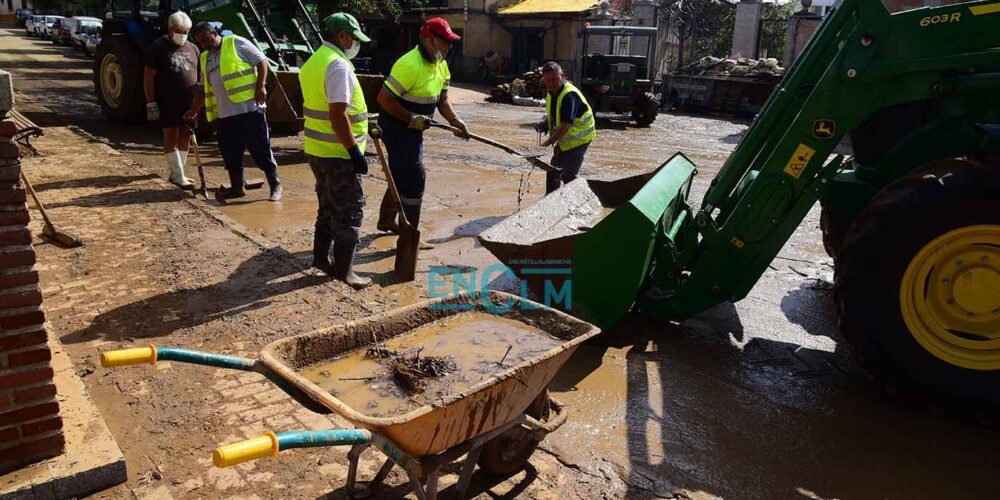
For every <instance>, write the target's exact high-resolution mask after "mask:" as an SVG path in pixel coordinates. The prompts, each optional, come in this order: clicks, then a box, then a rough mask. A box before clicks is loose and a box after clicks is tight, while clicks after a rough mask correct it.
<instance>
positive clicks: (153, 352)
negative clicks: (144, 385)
mask: <svg viewBox="0 0 1000 500" xmlns="http://www.w3.org/2000/svg"><path fill="white" fill-rule="evenodd" d="M157 361H178V362H181V363H190V364H194V365H203V366H214V367H216V368H229V369H233V370H243V371H253V369H254V363H256V361H254V360H252V359H247V358H241V357H238V356H228V355H225V354H215V353H212V352H205V351H196V350H194V349H180V348H177V347H156V346H154V345H152V344H150V345H149V347H136V348H133V349H122V350H117V351H104V352H102V353H101V366H103V367H105V368H115V367H118V366H128V365H141V364H145V363H149V364H151V365H155V364H156V362H157Z"/></svg>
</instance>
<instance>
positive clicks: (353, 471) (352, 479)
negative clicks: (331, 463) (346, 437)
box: [344, 443, 368, 500]
mask: <svg viewBox="0 0 1000 500" xmlns="http://www.w3.org/2000/svg"><path fill="white" fill-rule="evenodd" d="M365 448H368V443H364V444H356V445H354V446H351V451H349V452H347V458H348V460H349V461H350V465H349V466H348V467H347V488H346V489H347V494H346V495H344V496H345V497H346V498H347V500H351V499H352V498H354V493H355V491H354V486H355V485H356V484H357V480H358V462H359V461H360V460H361V452H363V451H365Z"/></svg>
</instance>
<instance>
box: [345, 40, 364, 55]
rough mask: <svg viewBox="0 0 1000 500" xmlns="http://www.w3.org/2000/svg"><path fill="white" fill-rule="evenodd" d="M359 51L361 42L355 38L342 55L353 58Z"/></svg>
mask: <svg viewBox="0 0 1000 500" xmlns="http://www.w3.org/2000/svg"><path fill="white" fill-rule="evenodd" d="M360 51H361V42H359V41H357V40H351V46H350V47H349V48H348V49H347V50H345V51H344V57H346V58H348V59H354V57H355V56H357V55H358V52H360Z"/></svg>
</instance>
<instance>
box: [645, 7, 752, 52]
mask: <svg viewBox="0 0 1000 500" xmlns="http://www.w3.org/2000/svg"><path fill="white" fill-rule="evenodd" d="M735 20H736V4H735V3H733V2H730V1H727V0H672V1H669V3H664V5H663V6H662V7H661V8H660V23H661V24H662V25H665V26H667V28H668V29H669V33H670V36H669V37H668V38H667V40H666V43H668V44H676V47H675V48H674V50H668V51H667V53H666V54H665V55H664V63H665V64H664V65H663V67H664V68H665V69H666V68H669V69H674V68H676V67H678V66H681V65H683V64H687V63H689V62H692V61H696V60H698V59H701V58H702V57H705V56H716V57H723V56H726V55H728V54H729V50H730V48H731V47H732V44H733V24H734V23H735Z"/></svg>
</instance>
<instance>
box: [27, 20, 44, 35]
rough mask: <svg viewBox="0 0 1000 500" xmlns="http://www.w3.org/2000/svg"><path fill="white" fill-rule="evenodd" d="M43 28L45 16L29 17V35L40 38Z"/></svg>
mask: <svg viewBox="0 0 1000 500" xmlns="http://www.w3.org/2000/svg"><path fill="white" fill-rule="evenodd" d="M44 26H45V16H31V33H29V35H35V36H39V37H40V36H42V28H43V27H44Z"/></svg>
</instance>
